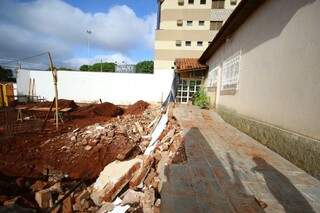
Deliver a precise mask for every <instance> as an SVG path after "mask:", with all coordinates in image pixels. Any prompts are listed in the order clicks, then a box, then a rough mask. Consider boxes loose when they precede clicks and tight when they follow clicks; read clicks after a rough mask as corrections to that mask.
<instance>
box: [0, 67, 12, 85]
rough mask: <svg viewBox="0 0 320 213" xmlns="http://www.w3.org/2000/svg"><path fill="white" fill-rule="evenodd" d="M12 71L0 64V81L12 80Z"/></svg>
mask: <svg viewBox="0 0 320 213" xmlns="http://www.w3.org/2000/svg"><path fill="white" fill-rule="evenodd" d="M12 80H13V79H12V71H11V70H10V69H5V68H3V67H1V66H0V81H3V82H6V81H12Z"/></svg>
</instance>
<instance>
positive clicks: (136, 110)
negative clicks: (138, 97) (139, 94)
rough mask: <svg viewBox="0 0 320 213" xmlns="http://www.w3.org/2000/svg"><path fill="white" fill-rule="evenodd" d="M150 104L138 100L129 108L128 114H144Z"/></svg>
mask: <svg viewBox="0 0 320 213" xmlns="http://www.w3.org/2000/svg"><path fill="white" fill-rule="evenodd" d="M148 106H149V104H148V103H147V102H144V101H138V102H136V103H134V104H132V105H130V106H129V107H128V108H127V110H126V114H131V115H138V114H142V113H143V112H144V111H145V110H146V109H147V108H148Z"/></svg>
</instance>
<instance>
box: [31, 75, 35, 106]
mask: <svg viewBox="0 0 320 213" xmlns="http://www.w3.org/2000/svg"><path fill="white" fill-rule="evenodd" d="M35 84H36V79H35V78H33V79H32V92H31V95H32V102H34V96H35V95H34V93H35V92H34V90H35Z"/></svg>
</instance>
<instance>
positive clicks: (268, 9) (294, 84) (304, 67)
mask: <svg viewBox="0 0 320 213" xmlns="http://www.w3.org/2000/svg"><path fill="white" fill-rule="evenodd" d="M319 11H320V1H319V0H303V1H302V0H290V1H287V0H272V1H267V2H266V3H265V4H263V5H262V6H261V8H259V9H258V10H257V11H256V12H255V13H254V14H253V15H252V16H251V17H250V18H249V19H248V20H247V21H246V22H245V23H244V24H243V25H242V26H241V27H240V28H239V29H238V30H237V31H236V32H235V33H234V34H233V35H232V36H231V37H230V39H229V40H228V41H227V42H226V43H225V44H224V45H223V46H221V47H220V49H219V50H218V51H217V52H216V53H215V54H214V55H213V56H212V57H211V59H210V60H209V61H208V62H207V63H208V65H209V66H210V68H209V69H212V68H214V67H216V66H219V67H222V66H221V65H222V63H223V61H224V60H226V59H227V58H229V57H230V56H232V55H233V54H235V53H236V52H238V51H241V59H240V80H239V90H238V91H237V92H236V94H235V95H221V94H220V90H219V89H218V93H217V107H218V109H219V108H227V109H228V110H231V111H234V112H236V113H238V114H240V115H243V116H246V117H249V118H252V119H254V120H258V121H261V122H264V123H267V124H271V125H273V126H276V127H280V128H282V129H285V130H288V131H292V132H296V133H299V134H301V135H305V136H308V137H311V138H314V139H317V140H319V139H320V60H319V59H320V39H319V38H320V27H317V26H319V20H320V13H319ZM275 17H276V18H275ZM220 70H221V69H220ZM218 79H221V72H219V75H218ZM218 88H220V84H219V83H218Z"/></svg>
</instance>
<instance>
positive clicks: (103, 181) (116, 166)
mask: <svg viewBox="0 0 320 213" xmlns="http://www.w3.org/2000/svg"><path fill="white" fill-rule="evenodd" d="M141 164H142V160H141V159H139V158H135V159H132V160H129V161H122V162H120V161H114V162H112V163H110V164H108V165H107V166H106V167H105V168H104V169H103V171H102V172H101V173H100V175H99V177H98V179H97V180H96V182H95V183H94V184H93V190H92V193H91V199H92V200H93V202H94V203H95V204H96V205H98V206H100V205H101V204H102V202H103V201H106V202H110V201H112V200H113V199H114V198H115V197H116V196H117V194H118V193H119V192H120V191H121V190H122V188H123V187H124V186H125V185H126V184H127V183H128V182H129V181H130V180H131V178H132V177H133V176H134V175H135V172H136V171H137V170H138V169H139V168H140V166H141Z"/></svg>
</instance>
